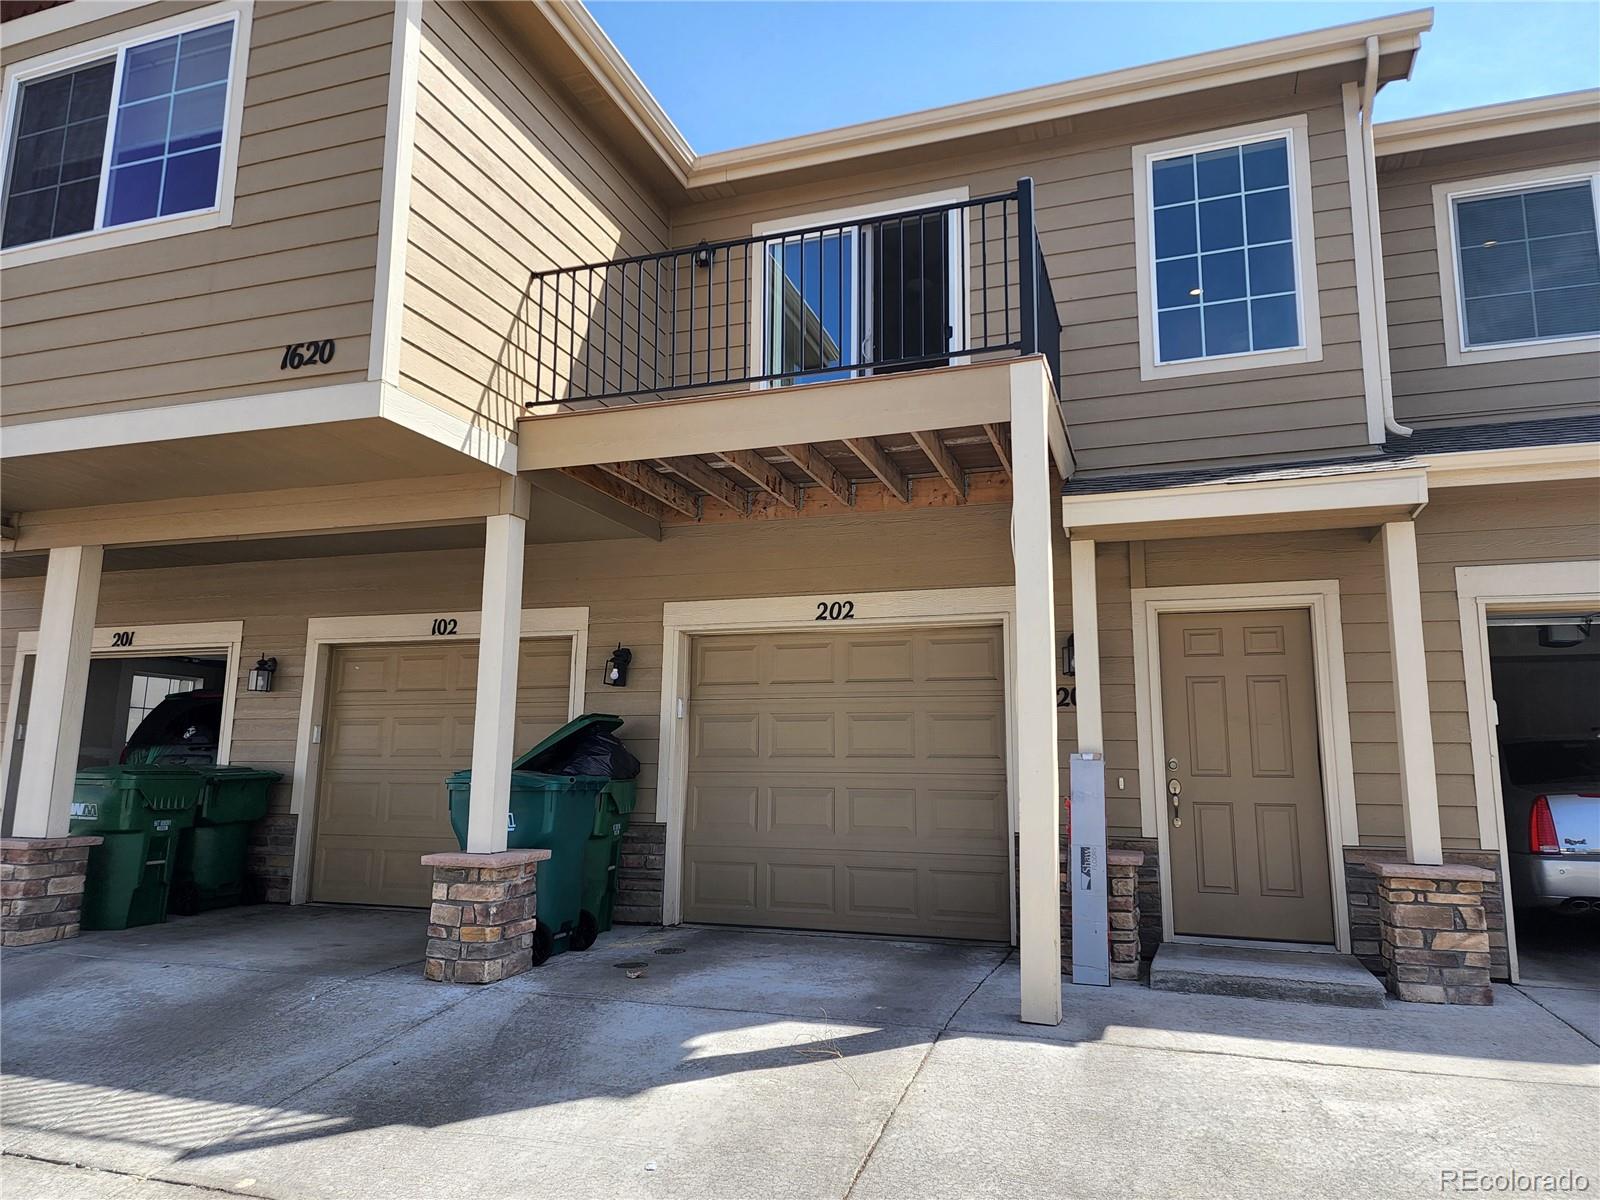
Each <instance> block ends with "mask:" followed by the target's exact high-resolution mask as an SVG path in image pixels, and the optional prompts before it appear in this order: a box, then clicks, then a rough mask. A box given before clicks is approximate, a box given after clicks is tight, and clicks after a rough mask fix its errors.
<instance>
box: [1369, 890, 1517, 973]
mask: <svg viewBox="0 0 1600 1200" xmlns="http://www.w3.org/2000/svg"><path fill="white" fill-rule="evenodd" d="M1370 869H1371V871H1372V873H1373V874H1374V875H1376V876H1377V877H1378V930H1379V943H1380V949H1381V952H1382V955H1383V963H1384V968H1385V976H1386V979H1387V982H1388V985H1389V991H1390V992H1392V993H1393V994H1394V995H1395V996H1397V997H1398V998H1399V999H1401V1000H1415V1001H1420V1002H1422V1003H1425V1004H1493V1003H1494V989H1493V988H1492V987H1491V986H1490V985H1489V933H1488V926H1487V921H1486V920H1485V919H1484V912H1483V888H1484V885H1485V884H1487V883H1491V882H1493V880H1494V873H1493V872H1491V871H1486V870H1484V869H1483V868H1482V867H1469V866H1454V865H1449V864H1445V865H1442V866H1423V865H1420V864H1418V863H1392V862H1377V863H1373V864H1371V868H1370Z"/></svg>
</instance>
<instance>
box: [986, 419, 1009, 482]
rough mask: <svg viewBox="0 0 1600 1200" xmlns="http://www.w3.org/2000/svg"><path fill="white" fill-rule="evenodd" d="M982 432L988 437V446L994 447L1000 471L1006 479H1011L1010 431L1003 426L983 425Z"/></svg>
mask: <svg viewBox="0 0 1600 1200" xmlns="http://www.w3.org/2000/svg"><path fill="white" fill-rule="evenodd" d="M983 432H984V433H985V434H987V435H988V438H989V444H990V445H991V446H993V447H994V453H995V457H996V458H998V459H999V460H1000V469H1001V470H1002V471H1004V472H1005V473H1006V478H1007V479H1010V478H1011V430H1010V429H1009V428H1007V427H1006V426H1004V425H985V426H984V427H983Z"/></svg>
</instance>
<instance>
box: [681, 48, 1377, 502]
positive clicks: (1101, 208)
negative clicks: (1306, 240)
mask: <svg viewBox="0 0 1600 1200" xmlns="http://www.w3.org/2000/svg"><path fill="white" fill-rule="evenodd" d="M1338 94H1339V93H1338V88H1337V85H1336V83H1334V82H1333V81H1331V80H1323V81H1321V82H1319V81H1318V80H1317V79H1313V78H1310V77H1305V78H1303V79H1302V80H1301V89H1300V92H1299V94H1294V93H1290V92H1289V91H1288V90H1287V88H1285V87H1284V86H1283V85H1282V82H1281V81H1277V82H1270V81H1269V83H1268V84H1262V85H1251V86H1250V87H1249V88H1230V89H1222V90H1219V91H1218V92H1217V93H1216V95H1215V96H1214V97H1210V98H1208V99H1207V100H1205V101H1203V102H1201V103H1203V104H1204V105H1205V107H1204V108H1199V105H1198V104H1197V102H1196V101H1195V99H1194V98H1192V97H1191V98H1189V99H1187V100H1186V101H1185V102H1184V104H1182V105H1177V104H1174V103H1166V104H1162V105H1156V106H1145V107H1142V108H1139V109H1128V110H1121V111H1119V112H1116V113H1111V114H1104V115H1086V116H1085V117H1083V118H1075V127H1074V131H1073V133H1072V135H1071V136H1070V137H1064V138H1059V139H1056V140H1054V141H1042V142H1041V143H1039V144H1035V145H1033V146H1031V147H1029V148H1026V149H1013V150H1003V151H985V152H983V153H982V154H972V155H966V156H963V157H961V158H958V159H949V158H946V159H943V160H934V161H932V162H928V161H918V162H915V163H912V164H909V165H908V164H905V163H899V164H896V165H892V166H889V165H885V164H884V163H883V162H876V165H875V166H874V168H873V169H872V170H871V171H870V173H868V172H862V173H859V174H843V175H841V176H840V177H839V178H837V179H834V180H830V181H828V182H826V183H821V184H808V185H806V186H805V187H804V188H790V189H784V190H776V191H764V192H756V193H753V194H751V195H749V196H745V197H738V198H735V199H731V200H716V201H705V202H702V203H698V204H694V205H690V206H688V207H685V208H682V209H678V210H675V211H674V213H673V225H672V242H673V244H674V245H677V246H692V245H694V244H695V243H697V242H699V241H700V240H701V239H706V240H708V241H713V242H715V241H717V240H719V239H724V238H736V237H748V236H749V235H750V233H751V230H752V227H753V226H754V225H755V224H757V223H760V222H764V221H770V220H777V219H781V218H784V217H790V216H803V215H806V214H808V213H815V212H820V211H827V210H832V209H842V208H850V207H854V206H857V205H862V204H868V203H877V202H883V201H893V200H896V199H900V198H904V197H910V196H915V195H921V194H924V193H929V192H936V191H941V190H944V189H948V188H953V187H959V186H961V185H965V186H966V187H967V188H968V189H969V192H970V194H971V195H972V196H974V197H978V196H984V195H989V194H993V193H997V192H1005V191H1009V190H1011V189H1012V188H1014V187H1015V186H1016V182H1017V179H1018V178H1019V177H1020V176H1023V175H1027V176H1031V177H1032V178H1033V180H1034V182H1035V185H1036V205H1037V220H1038V226H1039V236H1040V242H1041V245H1042V247H1043V250H1044V254H1045V258H1046V261H1047V264H1048V267H1049V271H1050V276H1051V284H1052V287H1053V290H1054V292H1055V297H1056V301H1057V313H1058V316H1059V317H1060V319H1061V325H1062V369H1063V372H1064V376H1065V378H1064V380H1063V385H1062V391H1063V399H1064V401H1065V406H1064V409H1065V413H1066V418H1067V423H1068V428H1069V430H1070V433H1071V436H1072V441H1073V448H1074V450H1075V451H1076V452H1077V455H1078V464H1079V469H1080V470H1081V471H1084V472H1087V473H1093V472H1096V471H1114V470H1125V469H1138V468H1155V467H1162V468H1165V467H1174V466H1182V465H1189V464H1196V463H1201V462H1209V461H1217V460H1224V459H1241V458H1282V457H1293V456H1304V455H1307V454H1317V453H1322V452H1332V451H1338V450H1349V449H1353V448H1358V447H1361V446H1364V445H1365V444H1366V426H1365V421H1366V416H1365V401H1364V398H1363V384H1362V374H1361V350H1360V337H1359V331H1358V328H1357V315H1356V314H1357V305H1356V296H1355V266H1354V241H1353V239H1352V236H1351V221H1350V201H1349V187H1348V170H1347V167H1346V163H1345V152H1344V126H1343V110H1342V108H1341V106H1340V104H1339V102H1338ZM1197 110H1198V111H1197ZM1298 113H1305V114H1306V115H1307V119H1308V130H1309V135H1310V152H1311V177H1312V209H1313V214H1312V216H1313V225H1314V231H1315V235H1316V253H1317V273H1318V280H1319V284H1320V293H1321V294H1320V299H1321V307H1322V337H1323V359H1322V361H1321V362H1318V363H1310V364H1306V365H1302V366H1296V367H1287V368H1278V369H1273V370H1254V371H1236V372H1228V373H1223V374H1217V375H1206V376H1199V377H1191V378H1188V379H1178V380H1162V381H1158V382H1142V381H1141V380H1140V378H1139V310H1138V296H1137V291H1136V282H1135V268H1134V261H1135V260H1134V219H1133V165H1132V163H1133V160H1132V147H1133V146H1134V145H1136V144H1139V143H1142V142H1147V141H1156V140H1164V139H1166V138H1169V137H1179V136H1183V135H1185V134H1187V133H1196V134H1200V133H1205V132H1207V131H1209V130H1214V129H1221V128H1227V127H1230V126H1234V125H1242V124H1249V123H1253V122H1257V121H1264V120H1270V119H1274V118H1278V117H1284V116H1290V115H1294V114H1298ZM1046 147H1048V148H1046ZM974 220H976V218H974ZM977 236H978V235H977V231H976V229H974V231H973V234H972V238H973V241H974V244H975V243H976V239H977ZM992 236H993V231H992V230H991V238H992ZM1012 271H1013V275H1012V286H1013V287H1015V275H1014V271H1015V266H1014V264H1013V266H1012ZM994 272H995V283H996V285H998V266H997V265H996V266H995V268H994ZM739 315H740V314H739V310H738V307H737V306H736V310H735V319H736V320H737V318H738V316H739ZM714 321H715V323H720V321H721V315H720V308H719V309H717V310H716V312H715V313H714Z"/></svg>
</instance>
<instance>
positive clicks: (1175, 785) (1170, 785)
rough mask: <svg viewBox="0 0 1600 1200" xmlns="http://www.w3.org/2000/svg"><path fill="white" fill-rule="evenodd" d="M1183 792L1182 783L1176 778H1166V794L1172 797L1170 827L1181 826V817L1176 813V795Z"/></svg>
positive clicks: (1178, 827)
mask: <svg viewBox="0 0 1600 1200" xmlns="http://www.w3.org/2000/svg"><path fill="white" fill-rule="evenodd" d="M1182 794H1183V784H1181V783H1179V782H1178V781H1177V780H1176V779H1169V780H1167V795H1168V796H1170V797H1172V827H1173V828H1174V829H1181V828H1183V818H1182V817H1181V816H1179V815H1178V797H1179V796H1180V795H1182Z"/></svg>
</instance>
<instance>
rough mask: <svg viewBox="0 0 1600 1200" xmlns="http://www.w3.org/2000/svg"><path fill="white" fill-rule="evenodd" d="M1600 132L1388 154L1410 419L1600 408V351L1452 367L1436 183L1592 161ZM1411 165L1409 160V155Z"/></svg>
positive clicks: (1401, 373)
mask: <svg viewBox="0 0 1600 1200" xmlns="http://www.w3.org/2000/svg"><path fill="white" fill-rule="evenodd" d="M1597 158H1600V139H1597V137H1596V135H1595V130H1594V128H1593V127H1592V126H1591V127H1589V128H1588V129H1587V130H1586V131H1584V133H1583V134H1577V135H1575V133H1574V131H1571V130H1565V131H1560V132H1558V133H1554V134H1540V135H1535V136H1531V137H1524V138H1516V139H1510V138H1507V139H1501V140H1498V141H1493V142H1478V143H1474V144H1472V145H1468V146H1461V147H1453V148H1447V149H1443V150H1429V151H1427V152H1426V153H1425V155H1423V156H1421V160H1420V161H1418V156H1416V155H1408V156H1404V158H1402V159H1401V160H1400V161H1399V162H1396V161H1395V160H1386V161H1385V162H1384V164H1383V169H1381V170H1380V172H1379V175H1378V207H1379V213H1380V218H1381V221H1382V225H1383V256H1384V278H1385V281H1386V285H1387V288H1388V297H1389V313H1388V317H1389V346H1390V356H1389V357H1390V363H1391V366H1392V370H1393V375H1394V405H1395V415H1396V416H1397V417H1399V419H1400V420H1401V421H1402V422H1404V423H1407V424H1415V425H1423V426H1426V425H1460V424H1467V423H1471V422H1476V421H1519V420H1528V419H1533V418H1538V417H1558V416H1571V415H1574V414H1579V413H1592V412H1597V411H1600V355H1595V354H1593V353H1589V354H1560V355H1549V356H1545V357H1537V358H1523V359H1514V360H1511V361H1507V362H1495V363H1477V364H1464V365H1461V366H1449V365H1447V364H1446V361H1445V329H1444V307H1443V300H1442V298H1441V287H1440V275H1439V272H1440V270H1441V269H1451V267H1450V264H1449V263H1448V261H1447V262H1445V263H1441V262H1440V259H1439V251H1438V244H1439V243H1438V235H1437V232H1436V230H1435V226H1434V211H1433V188H1434V185H1435V184H1441V183H1443V184H1449V183H1457V182H1461V181H1464V180H1471V179H1482V178H1486V177H1492V176H1496V175H1504V174H1510V173H1513V172H1516V171H1521V170H1531V169H1537V168H1541V167H1550V166H1558V165H1563V164H1568V163H1573V164H1576V163H1581V162H1593V161H1595V160H1596V159H1597ZM1408 163H1409V164H1411V165H1406V164H1408Z"/></svg>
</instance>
